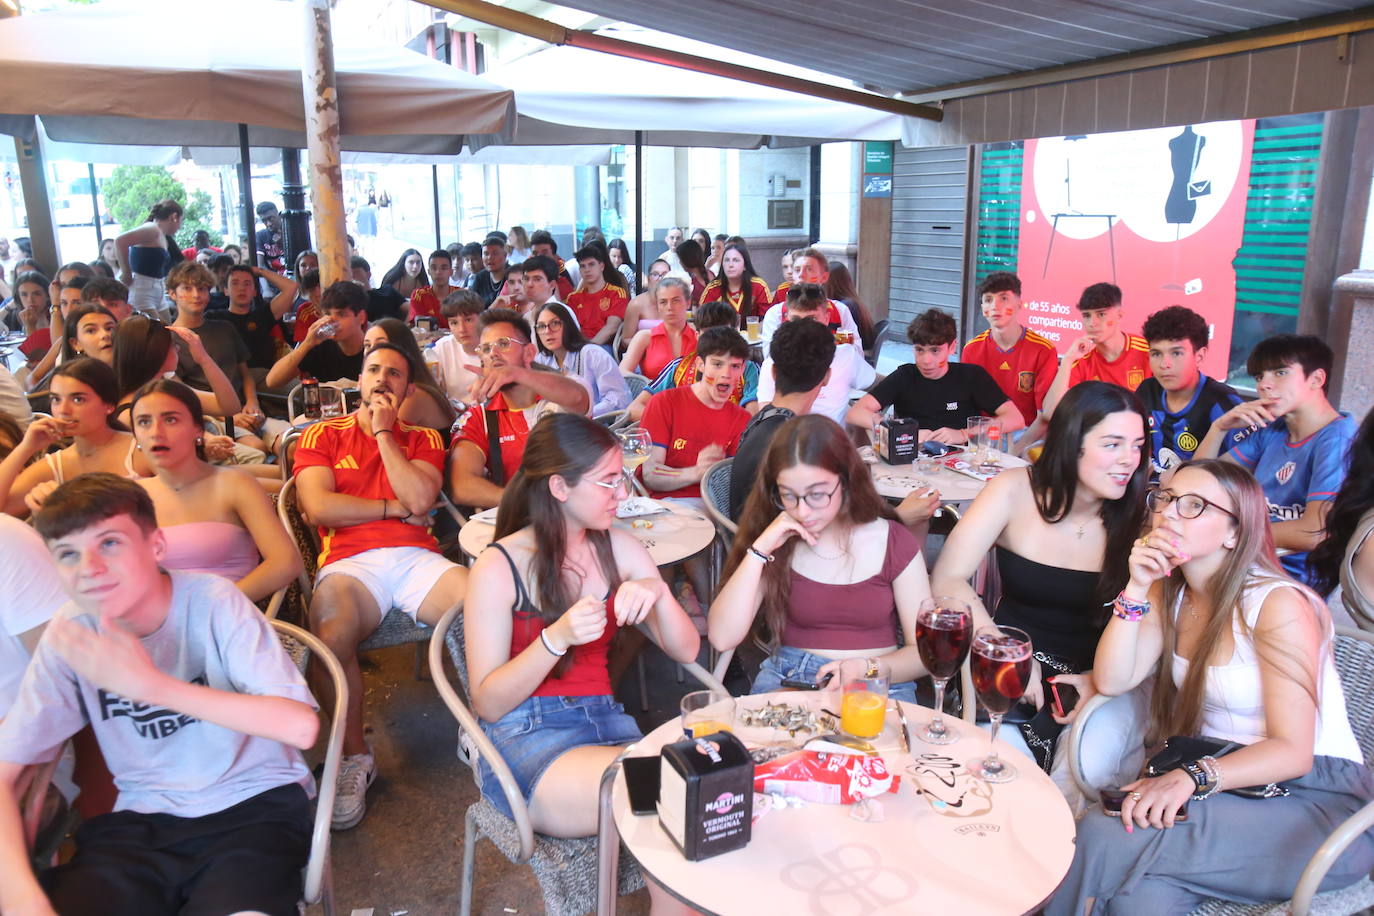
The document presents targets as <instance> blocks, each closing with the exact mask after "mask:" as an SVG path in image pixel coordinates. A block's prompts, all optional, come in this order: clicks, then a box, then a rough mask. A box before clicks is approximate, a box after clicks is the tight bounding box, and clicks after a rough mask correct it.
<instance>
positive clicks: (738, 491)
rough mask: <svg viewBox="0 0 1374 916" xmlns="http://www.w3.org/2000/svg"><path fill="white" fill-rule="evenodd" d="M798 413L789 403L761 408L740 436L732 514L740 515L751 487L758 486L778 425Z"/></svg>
mask: <svg viewBox="0 0 1374 916" xmlns="http://www.w3.org/2000/svg"><path fill="white" fill-rule="evenodd" d="M795 416H796V414H795V413H793V412H792V411H790V410H788V409H787V408H786V407H773V406H771V405H770V406H768V407H765V408H763V409H762V410H760V411H759V412H758V414H757V415H756V416H755V417H754V419H752V420H750V421H749V425H748V426H746V427H745V428H744V432H743V433H741V434H740V437H739V448H738V449H737V450H736V451H735V460H734V461H732V462H730V507H729V508H730V513H729V514H730V517H731V518H732V519H738V518H739V515H740V511H741V510H742V509H743V508H744V503H745V501H746V500H747V499H748V498H749V491H751V490H752V489H753V488H754V478H755V477H757V476H758V471H759V465H761V464H763V456H764V455H765V454H766V453H767V452H768V446H770V445H772V444H773V436H775V435H777V432H778V428H779V427H780V426H782V424H784V423H786V422H787V421H788V420H790V419H792V418H793V417H795Z"/></svg>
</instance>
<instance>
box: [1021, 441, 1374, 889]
mask: <svg viewBox="0 0 1374 916" xmlns="http://www.w3.org/2000/svg"><path fill="white" fill-rule="evenodd" d="M1149 502H1150V506H1151V510H1152V511H1151V517H1150V528H1149V531H1148V533H1146V534H1145V535H1143V536H1142V537H1140V538H1137V539H1136V541H1135V543H1134V546H1133V547H1132V549H1131V552H1130V561H1129V565H1130V574H1129V579H1128V581H1127V583H1126V585H1125V587H1124V588H1123V589H1122V590H1121V592H1120V593H1119V595H1118V596H1117V598H1116V599H1115V600H1114V601H1113V603H1112V615H1113V616H1112V618H1111V621H1110V622H1109V623H1108V624H1107V628H1106V631H1105V632H1104V633H1103V634H1102V639H1101V642H1100V643H1099V644H1098V647H1097V659H1096V664H1095V665H1094V667H1093V678H1094V680H1095V681H1096V682H1097V686H1098V689H1099V690H1100V691H1102V692H1103V693H1106V694H1110V695H1118V694H1122V693H1125V692H1127V691H1129V690H1131V689H1133V688H1134V687H1136V686H1138V685H1140V684H1142V683H1143V682H1145V681H1146V680H1147V679H1151V678H1152V679H1153V681H1154V686H1153V690H1152V692H1151V696H1150V700H1149V718H1148V722H1147V727H1146V728H1145V730H1144V733H1143V734H1138V735H1137V738H1138V739H1139V742H1140V743H1141V744H1143V745H1146V746H1152V745H1155V744H1157V743H1159V742H1162V741H1164V740H1165V739H1166V738H1169V737H1170V736H1174V735H1187V736H1207V737H1210V738H1216V739H1222V740H1225V741H1230V742H1235V743H1236V744H1239V745H1243V746H1242V747H1240V748H1239V749H1236V750H1233V751H1231V752H1230V753H1228V754H1225V755H1224V756H1221V757H1216V758H1214V757H1210V756H1201V757H1199V758H1198V759H1196V760H1189V761H1186V762H1185V763H1184V764H1183V765H1182V766H1181V767H1178V768H1176V769H1172V770H1168V771H1166V772H1165V773H1164V774H1163V775H1160V776H1156V777H1147V778H1144V779H1137V780H1135V781H1133V782H1127V783H1126V784H1125V785H1122V786H1121V788H1122V789H1123V790H1124V791H1125V792H1126V793H1127V795H1126V797H1125V799H1123V801H1122V805H1121V817H1120V818H1119V819H1118V818H1109V817H1103V816H1101V815H1100V814H1099V813H1098V812H1096V811H1089V812H1088V813H1087V814H1085V815H1084V817H1083V819H1082V820H1081V821H1080V822H1079V828H1078V829H1079V834H1078V842H1077V845H1076V847H1075V849H1076V852H1075V857H1074V863H1073V866H1072V867H1071V868H1070V869H1069V875H1068V877H1067V878H1066V879H1065V881H1064V884H1063V885H1062V886H1061V888H1060V891H1059V893H1058V894H1057V895H1056V896H1055V898H1054V899H1053V900H1052V901H1051V902H1050V904H1049V906H1047V907H1046V908H1045V909H1046V912H1047V913H1050V914H1054V916H1058V914H1064V916H1070V914H1071V916H1078V914H1081V913H1084V912H1086V911H1087V907H1088V906H1089V902H1090V901H1099V902H1106V901H1110V906H1111V911H1112V912H1114V913H1115V912H1122V913H1134V912H1142V913H1143V912H1151V913H1187V912H1190V911H1192V910H1193V909H1194V908H1195V907H1197V906H1199V905H1201V904H1202V903H1203V901H1204V899H1205V898H1208V897H1220V898H1223V899H1226V900H1234V901H1239V902H1244V903H1260V902H1264V901H1270V900H1285V899H1288V898H1289V897H1290V896H1291V895H1292V894H1293V891H1294V889H1295V888H1296V886H1297V883H1298V878H1299V876H1300V875H1301V872H1302V870H1303V868H1304V867H1305V866H1306V864H1307V861H1308V859H1309V858H1310V857H1311V856H1312V854H1313V853H1314V852H1315V851H1316V849H1317V847H1318V846H1319V845H1320V844H1321V843H1322V842H1323V841H1324V840H1325V839H1326V837H1327V835H1328V834H1329V833H1330V832H1331V830H1332V828H1333V827H1334V826H1335V825H1337V824H1340V823H1341V821H1343V820H1344V819H1345V818H1346V817H1348V816H1350V815H1352V814H1354V813H1355V812H1357V811H1359V810H1360V809H1361V808H1362V807H1363V806H1364V805H1365V804H1366V803H1367V802H1368V801H1369V800H1370V799H1371V798H1374V780H1371V777H1370V774H1369V772H1368V770H1367V769H1366V768H1365V765H1364V762H1363V755H1362V753H1361V751H1360V745H1359V744H1358V742H1357V741H1356V740H1355V736H1354V734H1353V733H1352V731H1351V728H1350V721H1349V719H1348V718H1347V717H1346V708H1345V699H1344V695H1343V694H1342V691H1341V682H1340V679H1339V677H1338V675H1337V673H1336V667H1335V663H1334V660H1333V656H1332V638H1333V630H1332V626H1331V621H1330V618H1329V617H1328V616H1327V611H1326V607H1325V605H1324V604H1323V602H1322V600H1321V599H1320V598H1319V597H1318V596H1317V595H1316V594H1315V593H1313V592H1312V591H1311V590H1309V589H1308V588H1306V587H1305V586H1303V585H1300V584H1298V583H1297V582H1294V581H1293V580H1292V579H1290V578H1289V577H1288V576H1287V574H1286V573H1285V572H1284V570H1283V567H1282V566H1280V565H1279V561H1278V558H1277V557H1276V556H1275V554H1274V540H1273V535H1272V534H1271V532H1270V528H1269V524H1268V520H1269V509H1268V505H1267V503H1266V501H1265V497H1264V491H1263V490H1262V489H1261V488H1260V486H1259V484H1258V483H1257V482H1256V481H1255V478H1254V477H1252V476H1251V475H1250V473H1249V472H1248V471H1247V470H1245V469H1244V468H1241V467H1239V466H1237V465H1235V464H1233V463H1231V462H1226V461H1217V460H1207V461H1197V462H1192V463H1189V464H1185V465H1183V466H1182V467H1181V468H1180V469H1179V470H1178V471H1177V472H1176V473H1175V474H1174V476H1173V478H1172V480H1171V481H1170V482H1169V487H1168V489H1165V490H1159V491H1155V492H1154V493H1152V494H1151V496H1150V500H1149ZM1094 721H1095V720H1094ZM1128 778H1129V777H1128ZM1270 783H1282V784H1283V785H1284V786H1285V787H1286V789H1287V791H1288V795H1287V797H1284V798H1275V799H1255V798H1241V797H1238V796H1235V795H1229V794H1221V793H1225V792H1226V790H1228V789H1237V788H1246V787H1252V786H1265V785H1268V784H1270ZM1190 799H1191V800H1192V802H1191V804H1190V805H1189V809H1188V816H1187V822H1186V823H1182V822H1181V821H1179V820H1176V818H1177V816H1178V813H1179V809H1180V808H1181V806H1183V805H1184V804H1186V803H1188V802H1189V800H1190ZM1176 825H1177V826H1176ZM1371 866H1374V836H1371V834H1370V833H1368V832H1366V833H1364V834H1363V835H1362V836H1360V837H1358V838H1357V839H1356V840H1355V841H1354V843H1352V845H1351V846H1350V847H1349V848H1348V849H1347V850H1346V851H1345V852H1344V853H1343V854H1342V855H1341V856H1340V857H1339V858H1338V859H1337V860H1336V862H1335V865H1334V866H1333V867H1332V869H1331V871H1330V872H1328V874H1327V876H1326V879H1325V881H1324V882H1323V883H1322V885H1321V888H1320V890H1323V891H1326V890H1333V889H1336V888H1341V887H1345V886H1347V885H1350V884H1353V883H1355V882H1356V881H1358V880H1360V879H1361V878H1363V877H1366V876H1368V874H1369V871H1370V868H1371ZM1092 911H1093V912H1097V911H1098V910H1096V909H1094V910H1092Z"/></svg>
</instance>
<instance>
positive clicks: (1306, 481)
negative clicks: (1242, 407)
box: [1231, 411, 1356, 582]
mask: <svg viewBox="0 0 1374 916" xmlns="http://www.w3.org/2000/svg"><path fill="white" fill-rule="evenodd" d="M1355 430H1356V423H1355V420H1354V418H1352V417H1351V416H1350V414H1348V413H1346V412H1345V411H1341V415H1340V416H1339V417H1338V418H1337V419H1335V420H1332V421H1331V422H1330V423H1328V424H1326V425H1325V426H1323V427H1322V428H1321V429H1319V430H1317V431H1316V432H1315V433H1313V434H1312V435H1310V436H1308V437H1307V438H1306V439H1304V440H1302V441H1301V442H1289V441H1288V421H1287V420H1286V419H1285V418H1283V417H1280V418H1279V419H1277V420H1275V421H1274V422H1273V423H1270V424H1269V425H1268V426H1266V427H1264V428H1263V429H1261V430H1259V431H1258V432H1256V433H1253V434H1252V435H1249V436H1246V437H1245V438H1244V439H1242V440H1241V441H1240V442H1237V443H1236V444H1235V445H1233V446H1232V447H1231V457H1233V458H1234V459H1235V460H1236V461H1237V462H1239V463H1240V465H1241V466H1242V467H1246V468H1249V469H1250V471H1251V472H1252V473H1253V474H1254V475H1255V479H1256V480H1258V481H1259V483H1260V486H1261V487H1263V488H1264V498H1265V501H1266V502H1268V503H1269V521H1271V522H1291V521H1293V520H1295V519H1298V518H1301V517H1302V514H1303V512H1304V511H1305V510H1306V509H1307V504H1308V503H1310V502H1323V501H1330V500H1333V499H1335V498H1336V493H1337V491H1339V490H1340V488H1341V484H1342V483H1344V482H1345V472H1346V462H1347V459H1348V454H1347V453H1348V452H1349V451H1350V443H1351V442H1352V441H1353V440H1354V439H1355ZM1281 559H1282V561H1283V566H1284V569H1286V570H1288V572H1289V573H1290V574H1291V575H1292V576H1293V577H1294V578H1295V579H1298V580H1300V581H1303V582H1306V581H1307V554H1306V553H1290V554H1288V555H1286V556H1284V557H1282V558H1281Z"/></svg>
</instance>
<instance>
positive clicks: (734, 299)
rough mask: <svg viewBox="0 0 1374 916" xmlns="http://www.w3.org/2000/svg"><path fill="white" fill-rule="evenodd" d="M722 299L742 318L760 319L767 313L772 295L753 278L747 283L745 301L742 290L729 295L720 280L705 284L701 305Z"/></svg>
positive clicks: (765, 285) (764, 285) (764, 284)
mask: <svg viewBox="0 0 1374 916" xmlns="http://www.w3.org/2000/svg"><path fill="white" fill-rule="evenodd" d="M721 299H724V300H725V301H726V302H728V303H730V307H731V308H732V309H734V310H735V311H736V312H738V313H739V314H740V316H741V317H744V318H762V317H763V313H764V312H766V311H768V306H769V304H770V300H771V299H772V294H771V293H769V292H768V284H767V283H764V282H763V281H762V280H760V279H759V278H758V277H754V278H753V279H752V280H751V281H750V283H749V296H748V299H747V300H746V298H745V295H744V290H740V291H739V292H737V293H731V292H730V291H729V290H728V289H726V288H725V284H723V283H721V282H720V280H712V281H711V282H710V283H708V284H706V289H705V290H703V291H702V293H701V303H702V304H703V305H705V304H706V303H707V302H717V301H719V300H721Z"/></svg>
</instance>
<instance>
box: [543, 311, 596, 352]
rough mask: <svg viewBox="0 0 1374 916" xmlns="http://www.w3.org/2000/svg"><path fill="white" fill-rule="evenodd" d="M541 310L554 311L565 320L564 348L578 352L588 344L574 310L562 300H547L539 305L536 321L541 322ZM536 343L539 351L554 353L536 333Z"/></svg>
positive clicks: (555, 314)
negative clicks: (574, 316) (570, 309)
mask: <svg viewBox="0 0 1374 916" xmlns="http://www.w3.org/2000/svg"><path fill="white" fill-rule="evenodd" d="M541 312H553V314H554V317H556V318H557V319H558V320H559V321H561V322H563V349H564V350H567V351H568V352H569V353H576V352H577V351H578V350H581V349H582V348H583V347H585V346H586V345H587V342H588V341H587V337H586V335H584V334H583V333H582V329H581V328H580V327H578V326H577V320H576V319H575V318H573V316H572V312H571V311H569V310H568V308H567V306H565V305H563V304H562V303H560V302H545V303H544V304H543V305H541V306H539V311H538V312H535V313H534V323H535V324H538V323H539V315H540V313H541ZM534 343H535V345H536V346H538V347H539V352H540V353H544V354H552V353H553V351H552V350H550V349H549V348H548V347H546V346H544V341H542V340H540V339H539V334H538V333H537V332H536V333H535V335H534Z"/></svg>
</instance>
